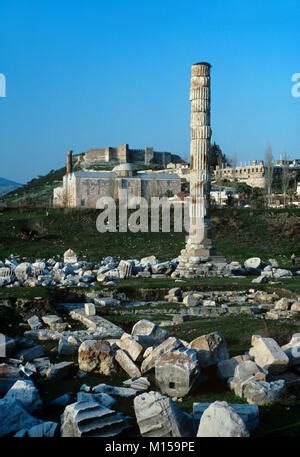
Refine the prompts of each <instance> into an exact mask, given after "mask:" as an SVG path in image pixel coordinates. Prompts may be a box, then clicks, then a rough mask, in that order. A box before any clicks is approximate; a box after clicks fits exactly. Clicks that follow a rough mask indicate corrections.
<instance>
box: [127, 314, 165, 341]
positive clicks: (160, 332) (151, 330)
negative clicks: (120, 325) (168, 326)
mask: <svg viewBox="0 0 300 457" xmlns="http://www.w3.org/2000/svg"><path fill="white" fill-rule="evenodd" d="M131 335H132V336H137V337H139V342H142V341H145V342H147V345H148V346H154V345H157V344H160V343H162V342H163V341H164V340H165V339H166V338H167V336H168V332H167V330H165V329H163V328H161V327H159V326H158V325H156V324H154V322H151V321H148V320H146V319H142V320H140V321H138V322H137V323H136V324H134V326H133V328H132V331H131Z"/></svg>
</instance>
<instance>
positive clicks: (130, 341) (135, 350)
mask: <svg viewBox="0 0 300 457" xmlns="http://www.w3.org/2000/svg"><path fill="white" fill-rule="evenodd" d="M117 345H118V346H119V348H120V349H122V350H123V351H125V352H126V353H127V354H128V355H129V356H130V358H131V359H132V360H133V362H138V361H141V360H142V358H143V353H144V348H143V346H142V345H141V344H140V343H139V342H138V341H136V340H135V339H134V338H133V337H131V336H130V335H128V334H125V333H124V335H123V336H122V337H121V339H120V340H118V342H117Z"/></svg>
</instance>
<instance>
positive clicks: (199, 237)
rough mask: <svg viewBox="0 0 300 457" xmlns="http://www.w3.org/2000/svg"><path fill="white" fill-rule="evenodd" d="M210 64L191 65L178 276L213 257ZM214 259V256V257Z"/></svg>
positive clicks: (200, 268)
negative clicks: (185, 227) (186, 192)
mask: <svg viewBox="0 0 300 457" xmlns="http://www.w3.org/2000/svg"><path fill="white" fill-rule="evenodd" d="M210 67H211V66H210V64H209V63H206V62H200V63H196V64H194V65H192V76H191V88H190V101H191V121H190V198H191V200H190V207H189V219H190V227H189V234H188V237H187V243H186V247H185V249H183V250H182V251H181V255H180V257H179V266H178V269H177V270H176V271H177V272H178V273H179V274H180V275H181V276H198V275H201V274H205V273H206V272H207V271H208V270H209V268H210V267H208V265H207V262H209V261H211V260H213V259H212V256H214V255H215V249H214V247H213V245H212V241H211V234H210V217H209V194H210V166H209V154H210V139H211V127H210ZM215 259H216V257H215Z"/></svg>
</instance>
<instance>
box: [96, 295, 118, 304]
mask: <svg viewBox="0 0 300 457" xmlns="http://www.w3.org/2000/svg"><path fill="white" fill-rule="evenodd" d="M94 302H95V304H96V305H99V306H119V305H120V304H121V301H120V300H117V299H116V298H111V297H100V298H95V299H94Z"/></svg>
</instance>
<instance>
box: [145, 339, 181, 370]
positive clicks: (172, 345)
mask: <svg viewBox="0 0 300 457" xmlns="http://www.w3.org/2000/svg"><path fill="white" fill-rule="evenodd" d="M182 346H183V345H182V342H181V341H180V340H179V339H178V338H175V337H173V336H171V337H169V338H168V339H166V340H165V341H164V342H163V343H161V344H160V345H158V346H156V347H155V348H154V349H153V350H152V351H151V352H150V353H149V355H148V356H147V357H145V358H144V360H143V362H142V365H141V372H142V373H147V372H148V371H150V370H152V369H153V368H154V367H155V362H156V360H157V359H158V357H160V356H162V355H163V354H167V353H169V352H171V351H173V350H175V349H178V348H180V347H182Z"/></svg>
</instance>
